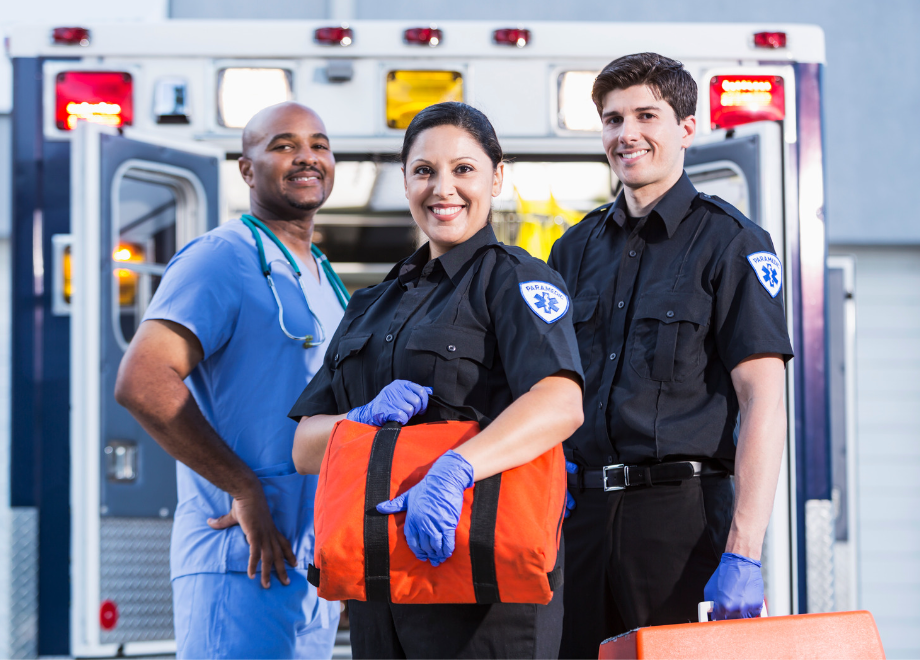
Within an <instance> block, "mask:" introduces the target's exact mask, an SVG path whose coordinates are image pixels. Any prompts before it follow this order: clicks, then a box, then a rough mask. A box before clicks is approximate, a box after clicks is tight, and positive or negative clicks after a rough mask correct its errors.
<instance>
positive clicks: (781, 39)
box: [754, 32, 786, 48]
mask: <svg viewBox="0 0 920 660" xmlns="http://www.w3.org/2000/svg"><path fill="white" fill-rule="evenodd" d="M754 45H755V46H756V47H757V48H785V47H786V33H785V32H758V33H757V34H755V35H754Z"/></svg>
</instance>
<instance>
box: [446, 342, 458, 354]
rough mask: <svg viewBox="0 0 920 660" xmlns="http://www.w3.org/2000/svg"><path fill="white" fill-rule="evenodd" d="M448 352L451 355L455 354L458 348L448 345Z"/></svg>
mask: <svg viewBox="0 0 920 660" xmlns="http://www.w3.org/2000/svg"><path fill="white" fill-rule="evenodd" d="M447 350H449V351H450V352H451V353H453V352H454V351H456V350H457V347H456V346H454V345H453V344H448V345H447Z"/></svg>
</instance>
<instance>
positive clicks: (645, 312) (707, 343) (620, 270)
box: [549, 174, 792, 467]
mask: <svg viewBox="0 0 920 660" xmlns="http://www.w3.org/2000/svg"><path fill="white" fill-rule="evenodd" d="M626 217H627V208H626V201H625V199H624V197H623V195H620V197H619V198H618V199H617V200H616V202H614V204H613V205H605V206H602V207H600V208H598V209H595V210H594V211H592V212H591V213H589V214H588V215H587V216H585V218H584V219H583V220H582V221H581V222H580V223H578V224H577V225H575V226H574V227H573V228H572V229H570V230H568V231H567V232H566V233H565V235H564V236H563V237H562V238H560V239H559V240H558V241H557V242H556V244H555V245H554V246H553V250H552V254H551V255H550V259H549V264H550V265H551V266H552V267H553V268H555V269H556V270H558V271H559V273H560V274H561V275H562V277H563V279H564V280H565V283H566V285H567V286H568V288H569V291H570V292H571V294H572V296H573V298H574V301H573V302H574V311H575V316H574V318H573V321H574V322H575V332H576V335H577V338H578V346H579V351H580V353H581V360H582V364H583V365H584V368H585V423H584V425H583V426H582V427H581V428H580V429H579V430H578V431H577V432H576V433H575V435H573V436H572V437H571V438H570V439H569V440H568V441H567V442H566V445H565V447H566V454H567V455H568V456H569V458H570V460H574V461H575V462H576V463H579V464H580V465H583V466H588V467H598V466H602V465H608V464H611V463H626V464H652V463H656V462H659V461H665V460H676V459H706V458H717V459H721V460H722V461H723V462H724V463H725V464H727V465H732V464H733V461H734V456H735V445H734V440H733V431H734V427H735V422H736V419H737V416H738V399H737V396H736V395H735V390H734V387H733V386H732V381H731V376H730V372H731V370H732V369H733V368H734V367H735V366H736V365H737V364H738V363H739V362H741V361H742V360H744V359H745V358H747V357H749V356H751V355H755V354H758V353H779V354H781V355H783V356H784V359H786V360H788V359H789V358H791V357H792V345H791V344H790V341H789V334H788V331H787V328H786V319H785V314H784V312H783V296H782V295H781V293H780V291H779V287H781V286H782V266H781V264H780V262H779V260H778V259H777V258H776V256H775V249H774V247H773V242H772V241H771V240H770V236H769V234H768V233H767V232H766V231H764V230H763V229H761V228H760V227H758V226H757V225H755V224H754V223H752V222H751V221H750V220H748V219H747V218H745V217H744V215H743V214H742V213H741V212H740V211H738V210H737V209H735V208H734V207H733V206H731V205H730V204H728V203H727V202H725V201H723V200H721V199H719V198H717V197H710V196H708V195H705V194H699V193H697V191H696V189H695V188H694V187H693V184H692V183H691V182H690V179H689V178H687V175H686V174H684V175H683V176H682V177H681V179H680V180H679V181H678V182H677V183H676V184H675V185H674V187H672V188H671V190H669V191H668V192H667V193H666V194H665V196H664V197H663V198H662V199H661V200H660V201H659V202H658V204H657V205H656V206H655V208H654V210H653V211H652V212H651V213H650V214H649V215H648V216H647V217H646V218H644V219H640V220H639V222H638V223H637V225H636V227H635V229H633V230H632V231H629V230H628V228H627V225H626Z"/></svg>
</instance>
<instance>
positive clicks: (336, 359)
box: [332, 353, 339, 362]
mask: <svg viewBox="0 0 920 660" xmlns="http://www.w3.org/2000/svg"><path fill="white" fill-rule="evenodd" d="M332 361H333V362H338V361H339V354H338V353H336V354H335V357H334V358H332Z"/></svg>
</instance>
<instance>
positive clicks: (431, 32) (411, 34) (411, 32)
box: [403, 28, 444, 46]
mask: <svg viewBox="0 0 920 660" xmlns="http://www.w3.org/2000/svg"><path fill="white" fill-rule="evenodd" d="M403 38H404V39H405V40H406V43H407V44H419V45H420V46H437V45H438V44H439V43H441V40H442V39H443V38H444V35H443V34H442V33H441V31H440V30H439V29H438V28H409V29H408V30H406V31H405V32H403Z"/></svg>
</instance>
